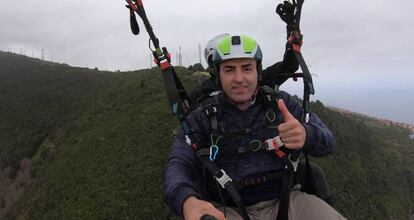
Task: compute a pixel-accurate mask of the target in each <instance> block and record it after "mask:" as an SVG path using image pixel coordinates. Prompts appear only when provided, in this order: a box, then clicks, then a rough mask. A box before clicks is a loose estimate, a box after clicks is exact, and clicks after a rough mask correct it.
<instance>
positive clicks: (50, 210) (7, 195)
mask: <svg viewBox="0 0 414 220" xmlns="http://www.w3.org/2000/svg"><path fill="white" fill-rule="evenodd" d="M177 71H178V72H179V73H180V77H181V78H185V79H191V78H189V76H190V74H191V73H190V71H188V70H187V69H184V68H177ZM192 82H193V80H186V84H187V86H188V83H190V84H191V83H192ZM312 109H313V110H314V111H315V112H316V113H317V114H318V115H319V116H320V117H321V118H322V120H323V121H325V122H326V124H327V125H328V127H330V128H331V129H332V131H333V132H334V134H335V136H336V140H337V151H336V154H335V157H333V156H330V157H327V158H323V159H317V160H316V159H314V160H313V161H316V163H318V164H319V165H321V166H322V167H323V169H324V170H325V172H326V175H327V178H328V182H329V183H330V184H331V187H332V190H333V192H334V194H335V196H336V208H337V209H338V210H339V211H340V212H341V213H343V214H344V215H345V216H346V217H348V218H349V219H378V218H379V219H391V218H393V219H394V218H396V219H406V218H407V216H408V214H409V210H410V208H412V207H414V199H413V198H414V187H412V184H414V161H413V160H412V158H414V142H413V141H410V140H409V139H408V138H407V137H408V131H406V130H404V129H400V128H398V127H388V126H385V125H383V124H381V123H379V122H377V121H375V120H371V119H369V118H364V117H357V116H354V117H351V116H346V115H342V114H340V113H338V112H335V111H332V110H330V109H328V108H325V107H324V106H323V104H322V103H321V102H316V103H313V105H312ZM177 127H178V123H177V122H176V120H175V118H173V117H172V115H171V113H170V112H169V110H168V106H167V101H166V98H165V95H164V91H163V84H162V80H161V74H160V72H159V71H158V70H157V69H151V70H140V71H135V72H123V73H113V72H100V71H97V70H90V69H85V68H74V67H69V66H67V65H62V64H56V63H46V62H42V61H40V60H36V59H30V58H27V57H22V56H18V55H15V54H10V53H3V52H0V131H1V132H0V152H1V154H0V162H1V164H0V165H1V168H2V169H1V170H2V171H1V172H0V188H3V189H0V205H1V207H0V213H2V215H4V213H6V212H7V213H8V214H7V215H6V216H5V218H11V219H14V218H16V217H20V218H22V219H61V218H70V219H77V218H82V219H169V218H174V217H173V215H172V214H171V213H170V212H169V210H168V208H167V207H166V206H165V204H164V202H163V198H162V172H163V168H164V165H165V162H166V159H167V156H168V152H169V146H170V144H171V141H172V138H173V133H174V130H175V129H176V128H177ZM23 158H27V159H24V160H23ZM29 174H30V176H28V175H29ZM11 188H12V189H13V190H10V189H11ZM11 192H13V193H14V194H13V193H11ZM11 198H12V199H11ZM17 201H19V202H17ZM0 216H1V215H0Z"/></svg>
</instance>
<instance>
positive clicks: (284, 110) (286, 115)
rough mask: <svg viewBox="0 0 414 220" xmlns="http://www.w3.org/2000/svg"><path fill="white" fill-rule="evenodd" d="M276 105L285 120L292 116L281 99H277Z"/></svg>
mask: <svg viewBox="0 0 414 220" xmlns="http://www.w3.org/2000/svg"><path fill="white" fill-rule="evenodd" d="M277 106H278V107H279V110H280V112H281V113H282V115H283V118H284V121H285V122H287V121H289V120H290V119H292V118H293V115H292V114H290V112H289V110H288V109H287V107H286V105H285V102H284V101H283V100H282V99H279V100H278V101H277Z"/></svg>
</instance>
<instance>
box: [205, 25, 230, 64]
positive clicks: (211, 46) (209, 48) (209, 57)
mask: <svg viewBox="0 0 414 220" xmlns="http://www.w3.org/2000/svg"><path fill="white" fill-rule="evenodd" d="M227 36H230V35H229V34H227V33H224V34H220V35H217V36H215V37H213V38H212V39H211V40H209V41H208V42H207V45H206V48H205V49H204V58H205V59H206V62H207V64H208V67H210V68H214V62H213V55H214V53H215V52H216V46H217V43H218V42H219V41H220V40H222V39H224V38H225V37H227Z"/></svg>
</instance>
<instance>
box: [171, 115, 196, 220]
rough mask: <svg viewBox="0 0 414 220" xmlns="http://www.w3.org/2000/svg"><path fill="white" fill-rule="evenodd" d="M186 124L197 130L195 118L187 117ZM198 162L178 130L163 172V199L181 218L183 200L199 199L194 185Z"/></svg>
mask: <svg viewBox="0 0 414 220" xmlns="http://www.w3.org/2000/svg"><path fill="white" fill-rule="evenodd" d="M188 123H189V124H190V126H191V127H192V128H193V129H194V128H198V126H197V124H196V123H195V117H193V115H192V114H190V115H189V117H188ZM197 169H198V161H197V158H196V156H195V154H194V151H193V149H192V148H191V147H190V146H189V145H188V144H187V143H186V142H185V140H184V134H183V132H182V130H181V129H180V132H178V134H177V136H176V138H175V140H174V142H173V144H172V147H171V152H170V156H169V159H168V161H167V165H166V168H165V170H164V197H165V200H166V203H167V205H168V206H169V207H170V209H171V210H172V211H173V212H174V213H176V214H177V215H178V216H181V217H183V210H182V208H183V202H184V200H185V199H186V198H187V197H189V196H191V195H194V196H196V197H198V198H200V195H199V188H198V186H197V184H196V182H197V178H198V174H197Z"/></svg>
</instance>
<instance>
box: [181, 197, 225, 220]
mask: <svg viewBox="0 0 414 220" xmlns="http://www.w3.org/2000/svg"><path fill="white" fill-rule="evenodd" d="M206 214H207V215H211V216H214V217H215V218H217V219H218V220H225V218H224V214H223V213H222V212H220V211H219V210H218V209H216V208H215V207H214V206H213V205H212V204H211V203H209V202H206V201H203V200H199V199H197V198H196V197H194V196H190V197H188V198H187V199H185V201H184V204H183V215H184V219H185V220H200V218H201V216H203V215H206Z"/></svg>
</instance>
